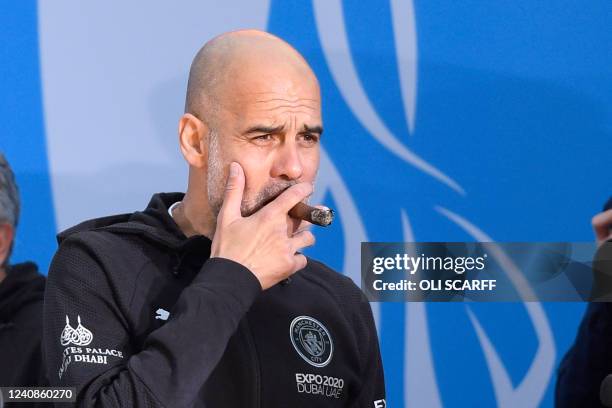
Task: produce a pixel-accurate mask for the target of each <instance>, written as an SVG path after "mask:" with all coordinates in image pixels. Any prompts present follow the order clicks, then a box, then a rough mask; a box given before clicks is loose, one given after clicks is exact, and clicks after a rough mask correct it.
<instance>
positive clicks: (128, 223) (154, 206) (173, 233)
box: [57, 193, 211, 273]
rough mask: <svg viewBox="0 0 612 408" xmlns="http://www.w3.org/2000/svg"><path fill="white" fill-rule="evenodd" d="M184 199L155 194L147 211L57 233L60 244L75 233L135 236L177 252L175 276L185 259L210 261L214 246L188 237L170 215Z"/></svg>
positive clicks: (200, 238)
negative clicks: (176, 204)
mask: <svg viewBox="0 0 612 408" xmlns="http://www.w3.org/2000/svg"><path fill="white" fill-rule="evenodd" d="M184 196H185V194H184V193H157V194H154V195H153V196H152V197H151V200H150V201H149V204H148V205H147V207H146V208H145V209H144V211H136V212H134V213H128V214H119V215H111V216H108V217H102V218H95V219H92V220H88V221H84V222H82V223H80V224H78V225H75V226H74V227H71V228H69V229H67V230H65V231H63V232H61V233H60V234H58V236H57V241H58V243H59V244H61V243H62V242H63V241H64V240H65V239H66V238H68V237H69V236H71V235H72V234H76V233H78V232H84V231H94V230H98V231H108V232H112V233H115V234H119V235H125V234H136V235H139V236H140V237H142V238H143V239H145V240H147V241H149V242H151V243H154V244H156V245H157V246H158V247H160V249H161V250H163V251H168V252H172V253H174V254H175V255H176V259H177V261H176V265H175V267H174V270H173V273H178V270H179V269H180V266H181V264H182V263H183V262H184V261H185V260H187V261H189V260H191V261H192V262H193V261H197V262H203V261H202V259H206V258H208V256H209V255H210V246H211V241H210V239H208V238H207V237H205V236H203V235H195V236H192V237H189V238H187V237H186V236H185V234H183V232H182V231H181V229H180V228H179V226H178V225H177V224H176V223H175V222H174V219H172V217H171V216H170V215H169V214H168V208H170V206H171V205H172V204H174V203H176V202H177V201H181V200H182V199H183V197H184ZM192 253H196V254H197V256H195V257H193V256H191V255H192ZM190 258H191V259H190ZM194 258H197V259H194Z"/></svg>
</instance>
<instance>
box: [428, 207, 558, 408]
mask: <svg viewBox="0 0 612 408" xmlns="http://www.w3.org/2000/svg"><path fill="white" fill-rule="evenodd" d="M436 210H437V211H438V212H440V213H441V214H442V215H444V216H446V217H447V218H448V219H450V220H451V221H453V222H454V223H455V224H457V225H458V226H460V227H461V228H463V229H464V230H465V231H466V232H467V233H469V234H470V235H471V236H472V237H474V238H475V239H476V240H478V241H480V242H493V239H492V238H491V237H489V236H488V235H487V234H486V233H484V232H483V231H481V230H480V229H479V228H478V227H476V226H475V225H473V224H472V223H470V222H469V221H468V220H466V219H465V218H463V217H461V216H460V215H458V214H456V213H454V212H452V211H450V210H448V209H446V208H443V207H439V206H438V207H436ZM490 250H491V251H492V254H493V256H494V258H495V260H496V261H497V262H498V263H499V264H500V266H502V269H503V270H504V271H505V272H506V274H507V275H508V277H509V279H510V280H511V281H512V283H513V285H514V286H515V287H516V289H517V291H518V292H519V293H520V295H521V297H522V298H523V299H528V298H530V299H534V298H535V295H534V294H533V291H532V290H531V287H530V286H529V285H528V284H527V282H526V281H525V277H524V276H523V274H522V273H521V271H520V270H519V269H518V268H517V266H516V265H515V264H514V262H512V260H511V259H510V258H509V257H508V256H507V255H506V254H505V252H504V251H503V250H502V249H501V248H499V246H497V245H492V246H491V248H490ZM523 304H524V305H525V308H526V309H527V314H528V315H529V317H530V319H531V322H532V323H533V326H534V329H535V332H536V337H537V338H538V349H537V351H536V354H535V357H534V359H533V360H532V362H531V365H530V366H529V369H528V371H527V374H526V375H525V376H524V377H523V380H522V381H521V383H520V384H519V385H518V386H517V387H516V388H514V387H513V386H512V381H511V379H510V376H509V375H508V371H507V370H506V368H505V366H504V363H503V361H502V359H501V358H500V357H499V354H498V353H497V351H496V350H495V346H494V345H493V343H492V342H491V340H490V339H489V336H487V334H486V332H485V330H484V329H483V327H482V325H481V324H480V322H479V321H478V318H477V317H476V315H475V314H474V313H473V312H472V311H471V310H470V308H469V307H468V308H467V312H468V315H469V318H470V320H471V322H472V324H473V326H474V329H475V330H476V335H477V336H478V340H479V341H480V344H481V346H482V349H483V350H484V353H485V359H486V361H487V366H488V367H489V372H490V373H491V377H492V381H493V389H494V390H495V398H496V399H497V404H498V406H499V407H502V408H513V407H537V406H538V404H539V403H540V401H541V400H542V398H543V397H544V394H545V392H546V388H547V387H548V383H549V381H550V379H551V377H552V374H553V369H554V364H555V353H556V351H555V343H554V340H553V335H552V331H551V329H550V325H549V324H548V319H547V318H546V313H545V312H544V309H543V308H542V305H541V304H540V303H539V302H526V303H523Z"/></svg>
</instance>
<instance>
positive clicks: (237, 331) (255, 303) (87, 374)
mask: <svg viewBox="0 0 612 408" xmlns="http://www.w3.org/2000/svg"><path fill="white" fill-rule="evenodd" d="M182 197H183V196H182V194H157V195H154V196H153V198H152V199H151V202H150V203H149V206H148V207H147V209H146V210H145V211H144V212H136V213H133V214H125V215H118V216H112V217H106V218H101V219H96V220H92V221H88V222H85V223H83V224H80V225H78V226H76V227H73V228H71V229H69V230H67V231H65V232H64V233H62V234H60V236H59V242H60V247H59V250H58V252H57V254H56V255H55V257H54V259H53V262H52V265H51V270H50V272H49V276H48V284H47V291H46V295H45V296H46V297H45V312H44V316H45V327H44V335H45V338H44V350H45V354H46V361H47V369H48V376H49V379H50V381H51V384H52V385H54V386H73V387H76V388H77V393H78V401H79V406H104V407H110V406H113V407H115V406H144V407H158V406H159V407H191V406H195V407H208V408H215V407H223V408H231V407H241V408H245V407H266V408H267V407H340V406H354V407H373V406H381V407H382V406H384V405H383V404H384V403H383V402H376V403H375V401H378V400H382V399H384V398H385V390H384V380H383V371H382V365H381V359H380V353H379V348H378V340H377V334H376V330H375V327H374V323H373V320H372V315H371V310H370V306H369V303H368V302H367V301H366V299H365V298H364V296H363V294H362V292H361V291H360V290H359V288H357V287H356V286H355V285H354V284H353V282H352V281H351V280H350V279H348V278H346V277H344V276H342V275H340V274H338V273H336V272H334V271H333V270H331V269H329V268H327V267H326V266H325V265H323V264H321V263H319V262H317V261H314V260H312V259H308V265H307V266H306V268H304V269H303V270H301V271H299V272H298V273H296V274H295V275H294V276H293V277H292V278H291V279H290V280H289V281H288V282H284V283H282V284H278V285H276V286H274V287H272V288H270V289H268V290H266V291H263V292H262V290H261V286H260V284H259V282H258V280H257V279H256V278H255V276H254V275H253V274H252V273H251V272H250V271H249V270H248V269H246V268H245V267H244V266H242V265H240V264H238V263H235V262H233V261H230V260H227V259H220V258H213V259H209V254H210V245H211V242H210V240H209V239H208V238H206V237H204V236H194V237H191V238H186V237H185V236H184V235H183V234H182V232H181V231H180V229H179V228H178V227H177V225H176V224H175V223H174V221H173V220H172V218H171V217H170V216H169V215H168V213H167V208H168V207H169V206H170V205H171V204H172V203H174V202H176V201H179V200H181V199H182Z"/></svg>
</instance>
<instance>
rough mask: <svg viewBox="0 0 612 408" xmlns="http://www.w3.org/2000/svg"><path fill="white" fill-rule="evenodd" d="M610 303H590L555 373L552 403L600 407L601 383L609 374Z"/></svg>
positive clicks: (562, 406)
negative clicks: (572, 341) (553, 401)
mask: <svg viewBox="0 0 612 408" xmlns="http://www.w3.org/2000/svg"><path fill="white" fill-rule="evenodd" d="M611 306H612V304H610V303H590V304H589V305H588V307H587V310H586V313H585V315H584V317H583V319H582V322H581V323H580V327H579V329H578V334H577V336H576V340H575V341H574V344H573V345H572V347H571V348H570V349H569V351H568V352H567V354H566V355H565V357H564V358H563V360H562V361H561V364H560V366H559V370H558V373H557V385H556V390H555V406H556V407H559V408H565V407H568V408H569V407H579V406H582V407H586V406H588V407H601V406H603V405H601V402H600V399H599V389H600V386H601V382H602V381H603V379H604V378H605V377H606V376H607V375H608V374H612V346H611V344H612V310H611Z"/></svg>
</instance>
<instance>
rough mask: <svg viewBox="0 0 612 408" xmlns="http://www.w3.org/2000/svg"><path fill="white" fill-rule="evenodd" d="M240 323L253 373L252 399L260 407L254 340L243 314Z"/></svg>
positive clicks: (258, 375) (259, 387) (258, 374)
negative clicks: (248, 350)
mask: <svg viewBox="0 0 612 408" xmlns="http://www.w3.org/2000/svg"><path fill="white" fill-rule="evenodd" d="M241 325H242V331H243V333H244V336H245V338H246V340H247V344H248V347H249V349H250V353H249V355H250V357H251V365H252V367H253V374H254V376H253V377H254V379H255V381H254V383H255V385H254V389H253V395H254V396H255V398H254V400H255V405H254V407H255V408H260V407H261V372H260V371H261V370H260V367H259V357H258V356H257V348H256V347H255V341H254V340H253V333H252V332H251V328H250V327H249V322H248V317H247V316H245V317H244V319H242V322H241Z"/></svg>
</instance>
